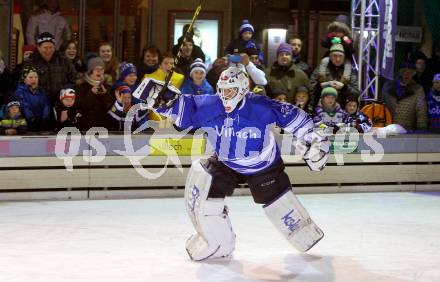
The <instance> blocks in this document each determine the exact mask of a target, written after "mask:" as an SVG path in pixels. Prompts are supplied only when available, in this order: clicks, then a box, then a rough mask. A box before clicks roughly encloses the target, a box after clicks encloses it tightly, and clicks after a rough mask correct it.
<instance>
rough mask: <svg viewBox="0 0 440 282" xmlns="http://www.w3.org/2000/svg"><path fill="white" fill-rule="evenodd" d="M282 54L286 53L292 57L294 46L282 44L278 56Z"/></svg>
mask: <svg viewBox="0 0 440 282" xmlns="http://www.w3.org/2000/svg"><path fill="white" fill-rule="evenodd" d="M281 52H285V53H288V54H289V55H292V53H293V49H292V45H290V44H288V43H285V42H283V43H281V44H280V46H278V49H277V55H278V54H279V53H281Z"/></svg>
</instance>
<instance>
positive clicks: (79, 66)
mask: <svg viewBox="0 0 440 282" xmlns="http://www.w3.org/2000/svg"><path fill="white" fill-rule="evenodd" d="M60 52H61V55H63V56H64V57H66V58H67V59H68V60H69V61H70V63H72V64H73V66H74V67H75V70H76V72H77V73H78V75H80V74H82V73H84V72H86V71H87V66H86V64H85V63H84V61H83V60H82V59H81V57H80V56H79V53H78V43H77V42H76V41H75V40H68V41H67V42H66V43H65V44H63V45H62V46H61V48H60Z"/></svg>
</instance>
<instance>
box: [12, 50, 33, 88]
mask: <svg viewBox="0 0 440 282" xmlns="http://www.w3.org/2000/svg"><path fill="white" fill-rule="evenodd" d="M21 51H22V54H23V61H21V63H19V64H18V65H16V66H15V68H14V70H13V71H12V77H13V79H14V84H15V87H17V85H18V82H19V81H20V75H21V71H22V70H23V66H24V64H25V63H26V62H27V61H29V59H30V57H31V56H32V54H34V52H35V46H33V45H24V46H23V48H22V49H21Z"/></svg>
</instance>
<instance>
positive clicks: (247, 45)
mask: <svg viewBox="0 0 440 282" xmlns="http://www.w3.org/2000/svg"><path fill="white" fill-rule="evenodd" d="M253 34H254V27H253V26H252V25H251V24H250V22H249V21H248V20H243V22H242V23H241V26H240V35H239V38H236V39H234V40H233V41H231V42H230V43H229V44H228V46H227V47H226V49H225V53H226V54H234V53H243V52H245V50H246V49H251V48H252V49H256V50H258V57H259V60H260V61H261V62H262V61H263V53H262V52H261V48H260V47H259V45H258V43H257V42H256V41H255V40H253V39H252V36H253Z"/></svg>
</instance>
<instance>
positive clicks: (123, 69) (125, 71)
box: [119, 62, 137, 81]
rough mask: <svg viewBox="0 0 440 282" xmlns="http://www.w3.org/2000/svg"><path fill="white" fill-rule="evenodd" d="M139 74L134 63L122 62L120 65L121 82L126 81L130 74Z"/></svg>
mask: <svg viewBox="0 0 440 282" xmlns="http://www.w3.org/2000/svg"><path fill="white" fill-rule="evenodd" d="M132 73H134V74H137V71H136V67H135V66H134V65H133V64H132V63H127V62H122V63H121V64H120V65H119V80H120V81H124V79H125V78H126V77H127V75H129V74H132Z"/></svg>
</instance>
